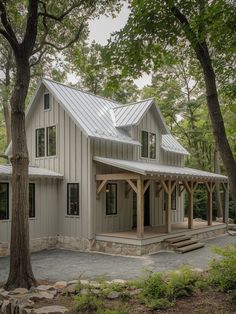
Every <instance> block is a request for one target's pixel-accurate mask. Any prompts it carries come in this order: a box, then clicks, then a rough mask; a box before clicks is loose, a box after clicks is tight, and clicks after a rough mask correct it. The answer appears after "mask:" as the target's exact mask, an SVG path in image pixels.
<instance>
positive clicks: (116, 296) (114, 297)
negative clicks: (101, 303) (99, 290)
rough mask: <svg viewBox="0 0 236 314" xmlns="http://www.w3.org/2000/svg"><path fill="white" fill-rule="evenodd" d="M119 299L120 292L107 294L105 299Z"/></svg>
mask: <svg viewBox="0 0 236 314" xmlns="http://www.w3.org/2000/svg"><path fill="white" fill-rule="evenodd" d="M119 297H120V292H117V291H112V292H111V293H109V294H108V296H107V298H108V299H110V300H114V299H118V298H119Z"/></svg>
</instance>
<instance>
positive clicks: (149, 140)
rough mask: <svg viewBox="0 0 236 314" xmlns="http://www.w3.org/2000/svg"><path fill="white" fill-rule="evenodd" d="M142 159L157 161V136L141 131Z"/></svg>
mask: <svg viewBox="0 0 236 314" xmlns="http://www.w3.org/2000/svg"><path fill="white" fill-rule="evenodd" d="M141 144H142V147H141V157H143V158H151V159H156V134H155V133H151V132H147V131H141Z"/></svg>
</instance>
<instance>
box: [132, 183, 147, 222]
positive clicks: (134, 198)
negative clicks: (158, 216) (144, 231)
mask: <svg viewBox="0 0 236 314" xmlns="http://www.w3.org/2000/svg"><path fill="white" fill-rule="evenodd" d="M143 202H144V204H143V208H144V226H149V225H150V187H148V189H147V191H146V192H145V194H144V200H143ZM136 227H137V195H136V193H135V192H134V191H133V228H136Z"/></svg>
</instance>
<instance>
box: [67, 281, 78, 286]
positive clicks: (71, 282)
mask: <svg viewBox="0 0 236 314" xmlns="http://www.w3.org/2000/svg"><path fill="white" fill-rule="evenodd" d="M78 283H79V281H78V280H71V281H68V283H67V284H68V286H69V285H75V284H78Z"/></svg>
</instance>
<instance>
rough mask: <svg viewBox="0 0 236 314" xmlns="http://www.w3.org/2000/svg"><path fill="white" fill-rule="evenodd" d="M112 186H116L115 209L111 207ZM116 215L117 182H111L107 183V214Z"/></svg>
mask: <svg viewBox="0 0 236 314" xmlns="http://www.w3.org/2000/svg"><path fill="white" fill-rule="evenodd" d="M112 186H115V202H114V206H115V211H112V210H110V208H109V206H110V205H111V203H110V204H109V199H108V195H109V193H110V191H111V189H110V187H112ZM115 215H117V183H114V182H109V183H107V184H106V216H115Z"/></svg>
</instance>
